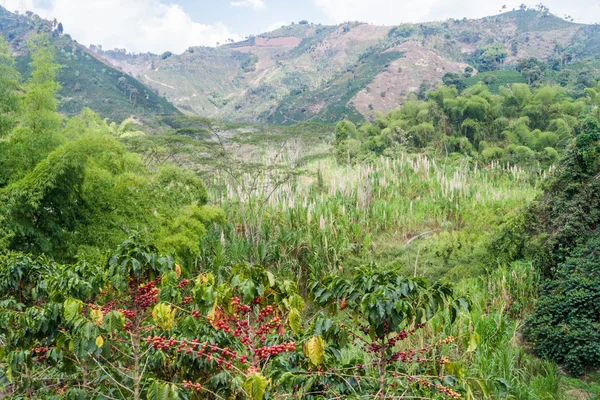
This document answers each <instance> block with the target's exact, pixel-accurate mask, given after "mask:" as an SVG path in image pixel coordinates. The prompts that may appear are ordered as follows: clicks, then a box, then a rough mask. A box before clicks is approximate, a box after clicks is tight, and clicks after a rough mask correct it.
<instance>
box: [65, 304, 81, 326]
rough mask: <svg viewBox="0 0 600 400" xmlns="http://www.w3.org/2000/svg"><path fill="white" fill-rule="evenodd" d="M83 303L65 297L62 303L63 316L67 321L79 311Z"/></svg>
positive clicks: (73, 317) (72, 318)
mask: <svg viewBox="0 0 600 400" xmlns="http://www.w3.org/2000/svg"><path fill="white" fill-rule="evenodd" d="M82 308H83V303H82V302H81V300H77V299H67V300H65V302H64V303H63V316H64V317H65V319H66V320H67V321H68V322H71V321H73V320H74V319H75V317H76V316H78V315H79V314H80V313H81V310H82Z"/></svg>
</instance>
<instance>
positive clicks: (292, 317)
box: [288, 308, 300, 334]
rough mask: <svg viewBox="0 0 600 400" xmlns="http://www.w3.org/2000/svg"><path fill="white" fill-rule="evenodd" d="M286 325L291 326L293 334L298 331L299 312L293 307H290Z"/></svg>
mask: <svg viewBox="0 0 600 400" xmlns="http://www.w3.org/2000/svg"><path fill="white" fill-rule="evenodd" d="M288 325H289V326H290V328H292V330H293V331H294V333H295V334H298V332H300V313H299V312H298V310H296V309H295V308H292V310H291V311H290V313H289V315H288Z"/></svg>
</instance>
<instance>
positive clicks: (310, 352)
mask: <svg viewBox="0 0 600 400" xmlns="http://www.w3.org/2000/svg"><path fill="white" fill-rule="evenodd" d="M304 354H305V355H306V356H307V357H308V358H309V359H310V362H312V363H313V364H314V365H319V364H321V363H322V362H323V356H324V355H325V341H324V340H323V338H322V337H321V336H319V335H315V336H313V337H312V338H310V339H308V341H307V342H306V344H305V345H304Z"/></svg>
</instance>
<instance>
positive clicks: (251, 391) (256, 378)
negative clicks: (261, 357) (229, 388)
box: [242, 372, 269, 400]
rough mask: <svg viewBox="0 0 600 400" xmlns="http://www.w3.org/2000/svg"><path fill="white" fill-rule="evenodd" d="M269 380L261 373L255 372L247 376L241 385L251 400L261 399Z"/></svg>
mask: <svg viewBox="0 0 600 400" xmlns="http://www.w3.org/2000/svg"><path fill="white" fill-rule="evenodd" d="M268 385H269V382H268V381H267V378H265V377H264V376H263V375H262V374H261V373H259V372H255V373H254V374H252V375H249V376H248V379H246V381H245V382H244V384H243V385H242V387H243V388H244V391H245V392H246V395H247V396H248V398H249V399H251V400H262V399H263V398H264V397H265V391H266V389H267V386H268Z"/></svg>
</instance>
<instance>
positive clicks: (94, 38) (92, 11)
mask: <svg viewBox="0 0 600 400" xmlns="http://www.w3.org/2000/svg"><path fill="white" fill-rule="evenodd" d="M6 3H7V8H8V9H9V10H18V9H19V7H20V5H21V3H22V0H7V1H6ZM45 3H46V4H49V6H46V7H42V6H40V2H39V0H25V7H26V8H27V9H28V10H32V11H34V12H35V13H37V14H39V15H40V16H42V17H44V18H48V19H53V18H57V19H58V20H59V21H60V22H62V23H63V25H64V27H65V32H66V33H69V34H70V35H71V36H72V37H73V38H74V39H76V40H77V41H78V42H80V43H82V44H85V45H89V44H101V45H102V46H103V47H104V48H105V49H111V48H126V49H127V50H129V51H132V52H147V51H150V52H154V53H162V52H164V51H167V50H170V51H173V52H177V53H181V52H183V51H185V50H186V49H187V48H188V47H190V46H214V45H215V44H216V43H217V42H220V43H224V42H226V40H227V39H229V38H231V39H234V40H238V39H240V37H239V36H238V35H236V34H234V33H232V32H231V31H230V30H229V28H228V27H227V26H225V25H224V24H222V23H220V22H216V23H214V24H211V25H204V24H200V23H197V22H194V21H192V19H191V18H190V16H189V15H187V14H186V13H185V12H184V11H183V9H182V8H181V7H179V6H178V5H174V4H163V3H161V2H160V0H95V1H90V0H50V1H48V0H46V1H45Z"/></svg>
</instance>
